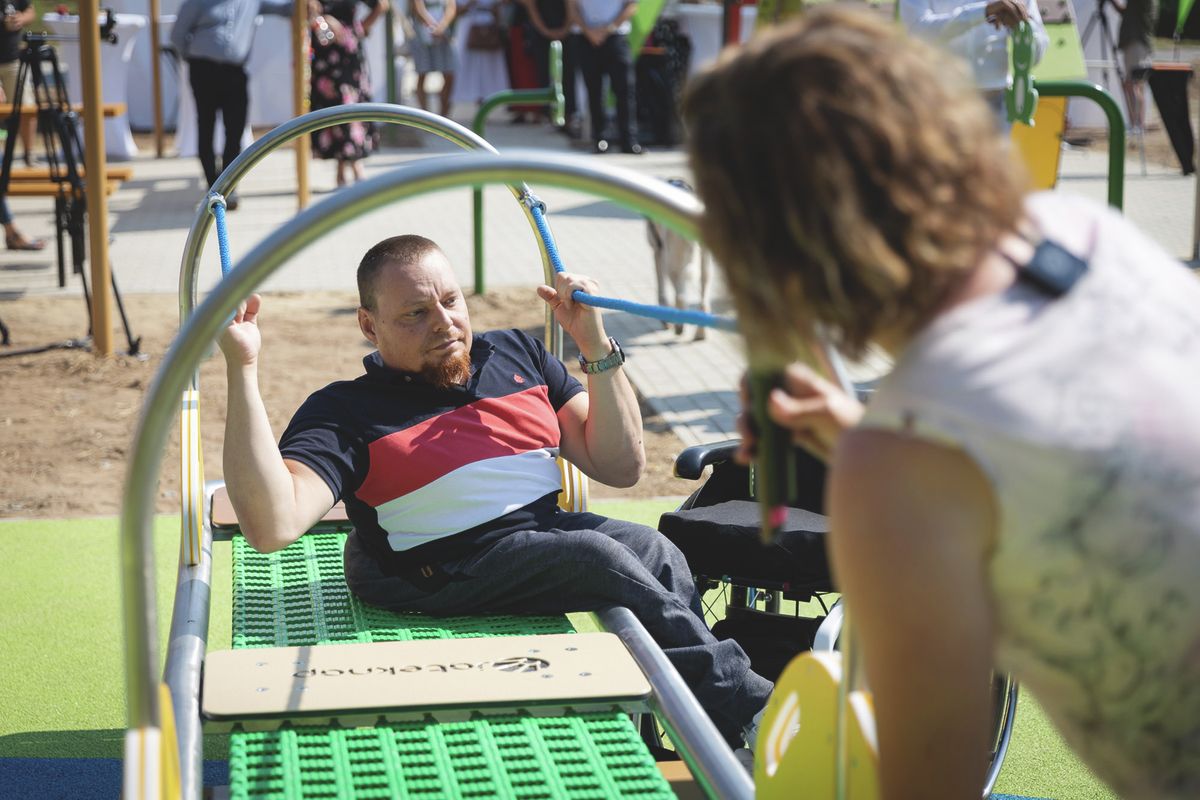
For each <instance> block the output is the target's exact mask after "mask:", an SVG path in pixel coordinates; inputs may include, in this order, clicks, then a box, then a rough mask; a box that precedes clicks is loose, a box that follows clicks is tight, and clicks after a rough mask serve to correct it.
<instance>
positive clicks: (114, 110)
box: [0, 103, 125, 117]
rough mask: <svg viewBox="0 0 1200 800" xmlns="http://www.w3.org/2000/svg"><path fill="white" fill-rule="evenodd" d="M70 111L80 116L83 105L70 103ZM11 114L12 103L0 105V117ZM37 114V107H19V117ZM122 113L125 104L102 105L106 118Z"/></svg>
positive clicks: (31, 105) (26, 105) (29, 105)
mask: <svg viewBox="0 0 1200 800" xmlns="http://www.w3.org/2000/svg"><path fill="white" fill-rule="evenodd" d="M71 110H72V111H74V112H75V113H76V114H82V113H83V104H82V103H72V104H71ZM12 112H13V107H12V103H0V117H9V116H11V115H12ZM37 113H38V107H37V106H36V105H33V104H25V105H22V106H21V116H26V115H29V116H33V115H36V114H37ZM124 113H125V104H124V103H105V104H104V116H106V117H119V116H121V115H122V114H124Z"/></svg>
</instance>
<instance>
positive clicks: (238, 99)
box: [171, 0, 293, 210]
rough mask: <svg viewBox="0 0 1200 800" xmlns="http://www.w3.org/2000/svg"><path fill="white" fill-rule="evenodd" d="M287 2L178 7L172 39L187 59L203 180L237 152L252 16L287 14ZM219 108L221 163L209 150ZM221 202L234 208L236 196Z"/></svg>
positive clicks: (195, 0)
mask: <svg viewBox="0 0 1200 800" xmlns="http://www.w3.org/2000/svg"><path fill="white" fill-rule="evenodd" d="M292 7H293V6H292V3H291V0H184V3H183V5H181V6H180V7H179V13H178V15H176V17H175V25H174V26H173V27H172V28H171V45H172V46H173V47H174V48H175V52H176V53H178V54H179V57H180V58H182V59H184V60H186V61H187V65H188V81H189V83H191V86H192V95H193V96H194V97H195V99H196V135H197V138H196V154H197V155H198V156H199V158H200V166H201V168H202V169H203V170H204V180H205V182H206V184H207V185H208V186H212V185H213V184H214V183H215V182H216V180H217V176H219V175H220V174H221V172H222V171H223V170H224V169H225V168H226V167H228V166H229V165H230V164H231V163H232V162H233V160H234V159H235V158H237V157H238V155H239V154H240V153H241V152H242V133H243V132H244V131H245V129H246V113H247V112H246V110H247V108H248V107H249V105H250V94H249V91H248V89H247V77H246V59H247V58H249V57H250V47H251V45H252V44H253V43H254V30H255V26H254V18H255V17H257V16H258V15H259V14H275V15H277V16H281V17H290V16H291V15H292ZM218 111H219V112H221V120H222V122H223V123H224V126H225V146H224V148H223V152H222V154H221V164H220V166H218V165H217V158H216V154H215V153H214V150H213V134H214V132H215V130H216V126H217V112H218ZM225 204H226V207H227V208H229V209H230V210H233V209H236V208H237V207H238V200H237V197H236V196H230V197H228V198H226V201H225Z"/></svg>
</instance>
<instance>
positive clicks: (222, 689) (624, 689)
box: [202, 633, 650, 724]
mask: <svg viewBox="0 0 1200 800" xmlns="http://www.w3.org/2000/svg"><path fill="white" fill-rule="evenodd" d="M649 696H650V684H649V683H648V682H647V680H646V678H645V676H644V675H642V672H641V670H640V669H639V668H638V665H637V663H636V662H635V661H634V660H633V657H632V656H631V655H630V654H629V651H628V650H626V649H625V646H624V645H623V644H622V643H621V640H620V639H619V638H617V637H616V636H615V635H613V634H611V633H574V634H552V635H545V636H502V637H495V638H471V639H437V640H422V641H408V642H376V643H369V644H335V645H317V646H308V647H265V648H246V649H240V650H222V651H218V652H213V653H209V655H208V658H207V660H206V663H205V668H204V687H203V701H202V708H203V715H204V718H205V719H206V720H209V721H212V722H221V723H234V722H243V723H246V722H255V721H257V722H270V721H276V722H278V721H283V720H290V721H293V722H305V721H308V722H311V723H317V722H326V721H328V720H331V719H338V720H341V721H343V722H344V723H353V722H354V721H355V720H362V721H364V722H366V723H368V724H370V723H371V722H373V721H374V720H375V719H377V718H378V717H380V716H383V717H387V718H389V719H404V718H411V717H413V716H422V715H424V714H427V713H433V714H434V715H435V716H437V715H438V712H443V713H444V712H464V711H466V712H469V711H474V710H488V711H512V710H517V709H529V710H536V709H546V708H553V707H557V708H567V707H569V708H573V709H575V710H587V709H592V708H611V707H613V706H620V707H622V708H625V709H627V710H631V711H632V710H638V709H641V708H643V707H644V704H645V702H646V700H647V699H648V698H649Z"/></svg>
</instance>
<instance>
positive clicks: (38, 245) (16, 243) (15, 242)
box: [4, 236, 46, 250]
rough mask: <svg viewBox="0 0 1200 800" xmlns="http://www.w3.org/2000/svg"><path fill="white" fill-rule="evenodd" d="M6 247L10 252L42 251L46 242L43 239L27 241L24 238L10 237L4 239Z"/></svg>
mask: <svg viewBox="0 0 1200 800" xmlns="http://www.w3.org/2000/svg"><path fill="white" fill-rule="evenodd" d="M4 246H5V247H7V248H8V249H9V250H42V249H44V248H45V247H46V242H45V241H44V240H42V239H26V238H25V237H24V236H8V237H5V239H4Z"/></svg>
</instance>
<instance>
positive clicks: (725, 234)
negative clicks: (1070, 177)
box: [685, 7, 1200, 798]
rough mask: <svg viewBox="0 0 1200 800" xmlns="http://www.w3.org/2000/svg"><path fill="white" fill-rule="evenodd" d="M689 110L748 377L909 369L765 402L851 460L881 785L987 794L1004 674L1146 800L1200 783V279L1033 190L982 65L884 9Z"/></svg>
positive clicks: (850, 588)
mask: <svg viewBox="0 0 1200 800" xmlns="http://www.w3.org/2000/svg"><path fill="white" fill-rule="evenodd" d="M685 117H686V121H687V124H688V128H689V132H690V137H691V138H690V143H689V149H690V159H691V164H692V168H693V170H694V172H695V182H696V188H697V191H698V193H699V194H700V196H701V197H702V198H703V200H704V203H705V212H704V219H703V221H702V226H701V230H703V231H704V234H705V238H706V242H707V244H708V245H709V246H710V247H711V249H712V251H713V255H714V257H715V258H716V260H717V262H718V263H720V264H721V265H722V266H723V268H724V269H725V271H726V274H727V277H728V283H729V286H730V289H731V291H732V293H733V296H734V299H735V302H736V305H737V310H738V316H739V318H740V320H741V325H742V330H743V332H744V334H745V336H746V338H747V341H748V345H749V350H750V358H751V362H752V363H757V364H760V365H766V367H767V368H771V367H772V366H774V367H775V368H781V367H782V365H785V364H787V363H789V362H793V361H794V360H795V359H797V358H799V357H800V356H801V355H802V354H803V353H804V352H805V351H806V348H808V343H809V342H810V341H811V340H812V338H813V337H814V336H815V335H816V334H817V333H818V332H820V333H822V334H824V335H827V336H829V337H831V339H832V341H833V342H834V343H836V344H837V345H839V346H840V347H841V349H842V350H843V351H844V352H846V353H847V354H848V355H851V356H854V355H856V354H859V353H861V352H862V351H863V350H864V348H865V347H866V346H867V345H868V344H869V343H870V344H874V345H877V346H879V347H882V348H883V349H885V350H886V351H887V352H888V353H889V354H890V355H891V356H892V357H893V359H894V367H893V369H892V371H891V373H890V374H889V375H887V376H886V377H885V378H883V379H882V381H880V383H879V384H878V387H877V389H876V391H875V394H874V395H873V397H872V399H871V401H870V403H869V405H867V406H866V407H865V408H864V407H862V406H860V405H859V404H858V402H857V401H856V400H855V399H853V398H851V397H849V396H847V395H846V394H844V393H843V392H842V391H841V390H840V389H838V388H835V387H834V386H832V385H830V384H829V383H828V382H827V381H825V380H824V379H822V378H820V377H819V376H817V375H816V374H815V373H813V371H812V370H810V369H808V368H806V367H803V366H800V365H798V364H793V365H792V366H790V367H787V368H786V369H784V370H783V372H784V374H783V387H782V388H781V389H777V390H775V391H773V392H772V394H771V396H770V398H769V402H768V408H769V413H770V416H771V417H772V418H773V419H774V421H775V422H777V423H779V424H780V425H782V426H783V427H784V428H785V429H788V430H790V431H791V433H792V435H793V439H794V441H795V442H796V443H800V444H804V445H806V446H808V447H810V448H811V449H814V450H816V451H817V452H818V453H821V454H823V455H825V456H826V457H827V458H828V460H829V465H830V475H829V486H828V491H827V504H826V508H827V510H828V513H829V515H830V526H831V527H830V531H831V532H830V538H829V546H830V555H831V559H832V566H833V569H834V577H835V580H836V583H837V585H838V586H839V588H840V589H841V590H842V591H843V592H844V597H845V600H846V603H847V608H848V609H849V613H850V614H852V615H853V617H854V619H855V628H856V631H857V636H858V639H859V641H860V643H861V652H862V656H863V659H864V665H865V670H866V676H867V681H868V684H869V686H870V688H871V690H872V692H873V696H874V707H875V714H876V722H877V729H878V740H879V752H880V759H881V761H880V767H881V781H882V786H883V796H884V797H885V798H910V797H922V798H943V797H944V798H951V797H953V798H977V797H978V796H979V789H980V786H981V785H982V781H983V774H984V769H985V766H986V765H985V758H984V753H985V752H986V751H987V745H988V742H987V738H988V731H989V716H990V711H991V709H990V698H989V695H988V684H989V672H990V671H991V670H992V669H998V670H1003V671H1007V672H1009V673H1011V674H1012V675H1013V676H1014V677H1016V679H1017V680H1018V681H1020V682H1021V683H1022V684H1023V685H1024V686H1025V687H1026V688H1027V689H1030V690H1032V692H1033V693H1034V694H1035V695H1036V696H1037V698H1038V700H1039V701H1040V703H1041V704H1042V706H1043V707H1044V708H1045V710H1046V712H1047V714H1048V715H1049V717H1050V719H1051V720H1052V721H1053V722H1054V724H1055V726H1056V727H1057V728H1058V729H1059V731H1061V732H1062V734H1063V736H1064V737H1065V738H1066V740H1067V742H1068V743H1069V744H1070V745H1071V746H1072V747H1073V748H1074V749H1075V750H1076V751H1077V752H1078V753H1079V755H1080V756H1081V757H1082V759H1083V760H1084V761H1085V762H1086V763H1087V764H1088V766H1090V767H1091V769H1092V770H1093V771H1094V772H1095V773H1096V774H1097V775H1098V776H1099V777H1100V778H1102V779H1103V780H1104V781H1106V782H1107V783H1108V784H1109V785H1110V786H1112V787H1113V789H1115V790H1116V791H1117V792H1118V793H1119V794H1121V795H1122V796H1125V797H1137V798H1185V797H1198V796H1200V414H1197V413H1196V397H1197V396H1200V313H1198V309H1200V282H1197V281H1196V279H1195V277H1194V276H1192V275H1190V274H1188V272H1187V270H1185V269H1184V268H1183V267H1182V266H1181V265H1180V264H1179V263H1178V262H1176V261H1175V260H1174V259H1172V258H1171V257H1169V256H1168V255H1167V254H1166V253H1164V252H1163V251H1162V250H1161V249H1160V248H1159V247H1158V245H1157V244H1155V243H1154V242H1152V241H1150V240H1149V239H1148V238H1147V237H1145V236H1144V235H1143V234H1142V233H1140V232H1139V231H1138V230H1136V229H1135V228H1134V227H1133V226H1132V225H1130V224H1129V223H1128V222H1127V221H1126V220H1125V219H1124V218H1122V217H1121V216H1119V215H1118V214H1117V213H1115V212H1113V211H1112V210H1110V209H1107V208H1103V207H1101V206H1098V205H1095V204H1093V203H1091V202H1087V201H1084V200H1082V199H1078V198H1072V197H1069V196H1067V195H1064V194H1061V193H1055V194H1029V193H1028V192H1027V189H1026V182H1025V178H1024V175H1023V172H1022V170H1021V168H1020V167H1019V165H1018V164H1017V163H1016V162H1015V161H1014V160H1013V156H1012V155H1011V154H1010V152H1009V150H1008V148H1007V147H1006V146H1005V144H1004V142H1003V140H1002V138H1001V137H1000V135H999V134H998V133H997V131H996V127H995V124H994V119H993V116H992V114H991V113H990V112H989V110H988V107H987V106H986V105H985V104H984V103H983V102H982V101H981V98H980V96H979V94H978V92H977V91H976V89H975V88H974V87H973V85H972V81H971V78H970V73H969V72H968V71H967V70H966V69H965V65H962V64H959V63H951V62H948V61H946V60H944V59H943V58H942V57H941V56H939V55H938V54H936V53H935V52H934V51H933V50H932V49H930V47H929V46H928V45H925V44H922V43H921V42H919V41H917V40H916V39H914V38H913V37H910V36H908V35H906V34H905V33H904V32H903V31H902V30H900V29H899V28H898V27H897V26H895V25H893V24H889V23H888V22H887V21H886V20H880V19H878V18H877V17H875V16H872V15H866V14H864V13H861V12H860V13H854V12H850V11H847V10H845V9H839V8H836V7H825V8H821V9H812V10H809V11H807V12H805V14H804V15H803V17H802V18H801V19H800V20H799V21H797V22H796V23H795V24H794V25H790V26H787V27H783V28H780V29H777V30H774V31H770V32H767V33H764V34H760V35H758V36H756V37H755V38H754V39H752V40H751V41H750V43H748V44H747V45H745V46H743V47H742V48H740V49H738V50H726V51H725V53H724V54H723V55H722V57H721V59H720V60H719V62H718V64H717V65H716V66H715V68H713V69H711V70H710V71H708V72H706V73H704V74H703V75H701V76H699V77H697V78H696V79H694V80H693V83H692V85H691V87H690V89H689V92H688V95H687V99H686V101H685ZM753 444H754V443H753V440H752V439H751V440H750V441H749V442H748V443H747V445H746V447H744V448H743V453H742V456H743V458H745V457H747V456H748V455H749V453H750V451H752V449H753Z"/></svg>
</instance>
